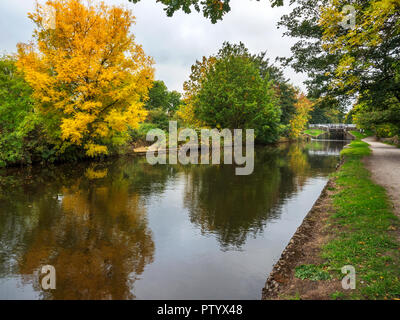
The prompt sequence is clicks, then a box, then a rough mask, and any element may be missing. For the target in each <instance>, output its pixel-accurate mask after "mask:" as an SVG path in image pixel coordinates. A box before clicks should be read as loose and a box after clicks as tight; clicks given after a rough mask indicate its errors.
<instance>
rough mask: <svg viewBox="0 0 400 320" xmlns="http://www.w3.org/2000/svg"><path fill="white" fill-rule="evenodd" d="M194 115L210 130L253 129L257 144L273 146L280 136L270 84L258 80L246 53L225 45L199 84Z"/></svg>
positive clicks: (269, 81)
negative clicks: (270, 143)
mask: <svg viewBox="0 0 400 320" xmlns="http://www.w3.org/2000/svg"><path fill="white" fill-rule="evenodd" d="M195 114H196V116H197V117H198V118H199V119H200V120H201V121H202V122H204V123H205V124H206V125H208V126H210V127H214V128H230V129H247V128H249V129H255V133H256V139H257V140H258V141H259V142H264V143H268V142H273V141H275V140H277V139H278V137H279V133H280V117H281V109H280V107H279V105H278V100H277V98H276V96H275V92H274V90H273V81H271V80H270V79H269V77H268V76H265V77H264V78H262V77H261V75H260V70H259V65H257V63H256V62H255V61H254V59H252V57H251V55H250V54H249V53H248V51H247V49H243V48H242V47H232V46H231V45H229V44H227V43H225V44H224V47H223V48H222V49H221V50H220V51H219V53H218V55H217V56H216V60H215V63H214V64H213V65H212V66H211V67H210V69H209V70H208V72H207V73H206V75H205V77H204V80H202V81H201V88H200V90H199V91H198V96H197V99H196V101H195Z"/></svg>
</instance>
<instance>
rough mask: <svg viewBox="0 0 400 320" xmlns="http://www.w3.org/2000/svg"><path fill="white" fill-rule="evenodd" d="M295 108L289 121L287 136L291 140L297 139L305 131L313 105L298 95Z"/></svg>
mask: <svg viewBox="0 0 400 320" xmlns="http://www.w3.org/2000/svg"><path fill="white" fill-rule="evenodd" d="M295 107H296V113H295V115H294V117H293V118H292V120H290V131H289V135H290V137H291V138H298V137H299V136H300V134H301V132H302V131H303V130H304V129H305V127H306V125H307V123H308V121H309V120H310V117H311V116H310V112H311V111H312V110H313V103H312V102H311V101H310V100H309V99H308V98H307V97H306V96H305V95H304V94H303V93H300V94H299V95H298V97H297V102H296V105H295Z"/></svg>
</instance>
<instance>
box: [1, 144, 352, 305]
mask: <svg viewBox="0 0 400 320" xmlns="http://www.w3.org/2000/svg"><path fill="white" fill-rule="evenodd" d="M344 144H345V142H337V141H336V142H333V141H312V142H308V143H296V144H283V145H279V146H277V147H262V148H257V149H256V157H255V166H254V173H253V174H252V175H249V176H236V175H235V170H234V169H235V168H234V166H233V165H188V166H182V165H158V166H151V165H149V164H148V163H147V162H146V158H145V157H134V158H120V159H111V160H108V161H106V162H102V163H90V162H87V163H80V164H65V165H57V166H47V167H39V166H34V167H31V168H12V169H7V170H6V169H3V170H1V171H0V299H260V297H261V290H262V288H263V286H264V283H265V280H266V278H267V276H268V274H269V272H270V271H271V269H272V266H273V264H274V263H275V262H276V261H277V260H278V259H279V257H280V254H281V252H282V251H283V249H284V248H285V246H286V245H287V243H288V242H289V240H290V238H291V237H292V235H293V234H294V232H295V231H296V229H297V227H298V226H299V225H300V224H301V222H302V220H303V218H304V217H305V215H306V214H307V212H308V211H309V210H310V209H311V207H312V206H313V204H314V202H315V201H316V199H317V198H318V196H319V194H320V192H321V191H322V189H323V188H324V186H325V184H326V182H327V181H328V175H329V174H330V173H332V172H333V171H334V170H335V167H336V165H337V163H338V158H339V152H340V150H341V149H342V148H343V146H344ZM44 265H52V266H54V267H55V269H56V289H55V290H51V291H43V290H42V289H41V286H40V278H41V274H40V270H41V267H42V266H44Z"/></svg>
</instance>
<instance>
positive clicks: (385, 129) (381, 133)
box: [376, 123, 400, 138]
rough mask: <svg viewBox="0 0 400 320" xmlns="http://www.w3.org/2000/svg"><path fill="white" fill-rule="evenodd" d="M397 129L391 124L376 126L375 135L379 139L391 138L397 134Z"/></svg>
mask: <svg viewBox="0 0 400 320" xmlns="http://www.w3.org/2000/svg"><path fill="white" fill-rule="evenodd" d="M399 131H400V130H399V127H398V126H396V125H394V124H392V123H384V124H380V125H377V126H376V135H377V136H378V137H379V138H392V137H394V136H396V135H398V134H399Z"/></svg>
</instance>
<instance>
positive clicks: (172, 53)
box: [0, 0, 305, 91]
mask: <svg viewBox="0 0 400 320" xmlns="http://www.w3.org/2000/svg"><path fill="white" fill-rule="evenodd" d="M105 2H106V3H110V4H117V5H123V6H125V7H127V8H130V9H132V11H133V13H134V15H135V16H136V19H137V21H136V25H135V26H134V27H133V32H134V34H135V36H136V40H137V42H138V43H140V44H142V45H143V48H144V49H145V51H146V53H147V54H148V55H150V56H152V57H154V59H155V61H156V76H157V78H158V79H161V80H164V81H165V83H166V84H167V86H168V87H169V88H170V89H171V90H178V91H182V84H183V82H184V81H185V80H186V79H187V77H188V75H189V73H190V67H191V65H192V64H193V63H194V62H195V61H196V59H201V57H202V56H208V55H210V54H213V53H216V52H217V51H218V50H219V49H220V48H221V46H222V43H223V42H224V41H230V42H232V43H238V42H239V41H242V42H243V43H244V44H245V45H246V46H247V47H248V48H249V49H250V51H251V52H253V53H258V52H260V51H265V50H266V51H267V55H268V57H270V59H271V61H274V60H275V58H276V57H277V56H289V55H290V47H291V46H292V45H293V44H294V40H293V39H290V38H287V37H285V38H282V33H283V30H281V29H277V27H276V25H277V22H278V21H279V18H280V16H281V15H282V14H284V13H285V12H288V10H289V9H288V7H283V8H271V7H270V5H269V1H267V0H262V1H250V0H232V1H231V7H232V11H231V12H229V13H228V14H227V15H226V16H225V18H224V20H223V21H220V22H218V23H217V24H212V23H211V22H210V21H208V20H207V19H205V18H204V17H203V16H202V14H199V13H197V12H193V13H192V14H190V15H187V14H185V13H183V12H177V13H175V15H174V16H173V17H172V18H169V17H167V16H166V14H165V12H164V10H163V6H162V5H161V4H159V3H156V1H155V0H142V1H141V2H139V3H138V4H132V3H130V2H128V0H106V1H105ZM34 4H35V1H34V0H2V1H1V3H0V11H1V16H2V18H1V19H0V41H1V49H2V51H7V52H15V46H16V44H17V43H18V42H27V41H29V40H30V38H31V34H32V30H33V24H32V23H31V22H30V20H29V19H28V18H27V13H28V12H29V11H32V9H33V7H34ZM285 75H286V76H287V77H288V78H289V79H290V80H291V82H292V83H293V84H294V85H296V86H300V87H304V86H303V85H302V81H304V79H305V76H304V75H301V74H296V73H295V72H294V71H293V70H291V69H287V70H285Z"/></svg>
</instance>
